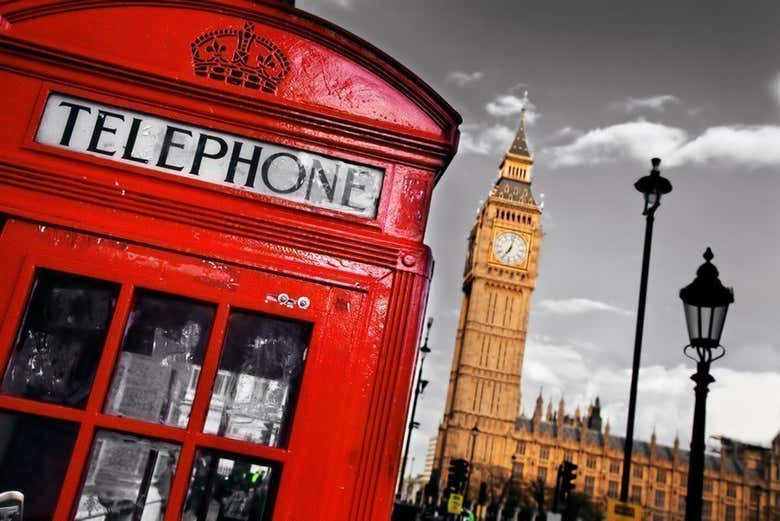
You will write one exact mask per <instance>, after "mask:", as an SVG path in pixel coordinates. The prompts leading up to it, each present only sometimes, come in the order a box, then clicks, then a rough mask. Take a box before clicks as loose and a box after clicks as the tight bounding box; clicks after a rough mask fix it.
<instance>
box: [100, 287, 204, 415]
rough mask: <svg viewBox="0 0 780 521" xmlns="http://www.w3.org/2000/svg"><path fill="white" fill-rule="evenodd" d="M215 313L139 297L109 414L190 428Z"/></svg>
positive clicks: (146, 294) (178, 301) (171, 299)
mask: <svg viewBox="0 0 780 521" xmlns="http://www.w3.org/2000/svg"><path fill="white" fill-rule="evenodd" d="M214 313H215V307H214V306H213V305H209V304H204V303H202V302H195V301H192V300H187V299H183V298H179V297H175V296H171V295H164V294H161V293H153V292H150V291H141V292H139V293H138V295H137V297H136V300H135V304H134V305H133V311H132V312H131V313H130V318H129V319H128V323H127V328H126V330H125V337H124V339H123V340H122V351H121V355H120V358H119V362H118V363H117V368H116V371H115V373H114V379H113V381H112V383H111V391H110V392H109V395H108V400H107V401H106V406H105V412H107V413H109V414H115V415H117V416H129V417H131V418H137V419H139V420H146V421H150V422H155V423H163V424H165V425H175V426H177V427H186V426H187V421H188V420H189V416H190V409H191V407H192V401H193V398H194V396H195V388H196V386H197V378H198V374H196V373H199V370H200V366H201V364H202V363H203V355H204V352H205V349H206V344H207V342H208V338H209V333H210V331H211V325H212V322H213V320H214Z"/></svg>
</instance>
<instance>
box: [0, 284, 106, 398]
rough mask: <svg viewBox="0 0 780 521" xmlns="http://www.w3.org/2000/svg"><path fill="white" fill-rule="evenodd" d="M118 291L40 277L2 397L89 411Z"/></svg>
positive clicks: (18, 340)
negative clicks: (90, 393) (87, 406)
mask: <svg viewBox="0 0 780 521" xmlns="http://www.w3.org/2000/svg"><path fill="white" fill-rule="evenodd" d="M118 291H119V288H118V286H117V285H116V284H111V283H108V282H103V281H99V280H94V279H89V278H86V277H77V276H75V275H68V274H65V273H55V272H51V271H41V272H39V273H38V274H37V275H36V277H35V283H34V286H33V291H32V297H31V298H30V303H29V305H28V307H27V312H26V313H25V317H24V322H23V324H22V327H21V329H20V331H19V335H18V336H17V340H16V348H15V349H14V354H13V356H12V358H11V360H10V362H9V364H8V368H7V370H6V372H5V377H4V378H3V386H2V392H3V393H5V394H10V395H12V396H19V397H22V398H32V399H35V400H42V401H46V402H53V403H57V404H61V405H68V406H71V407H79V408H84V407H85V406H86V403H87V398H88V397H89V391H90V389H91V388H92V381H93V379H94V378H95V370H96V369H97V365H98V361H99V360H100V354H101V352H102V351H103V343H104V342H105V339H106V333H107V331H108V325H109V322H110V321H111V315H112V314H113V311H114V305H115V304H116V297H117V293H118Z"/></svg>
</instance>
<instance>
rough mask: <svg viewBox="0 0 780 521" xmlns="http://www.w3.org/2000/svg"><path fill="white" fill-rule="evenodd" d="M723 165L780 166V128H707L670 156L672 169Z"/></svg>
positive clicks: (755, 126) (760, 126)
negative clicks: (680, 166)
mask: <svg viewBox="0 0 780 521" xmlns="http://www.w3.org/2000/svg"><path fill="white" fill-rule="evenodd" d="M710 162H724V163H730V164H739V165H745V166H748V167H752V168H760V167H766V166H777V165H780V126H773V125H753V126H721V127H712V128H708V129H706V130H705V131H704V132H703V133H702V134H701V135H700V136H698V137H696V138H694V139H693V140H691V141H689V142H688V143H685V144H684V145H683V146H681V147H680V148H678V149H677V150H676V151H674V153H673V154H672V155H671V156H670V157H669V161H667V163H668V164H669V165H670V166H675V165H682V164H697V165H700V164H704V163H710Z"/></svg>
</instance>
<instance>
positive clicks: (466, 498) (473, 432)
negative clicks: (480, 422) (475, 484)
mask: <svg viewBox="0 0 780 521" xmlns="http://www.w3.org/2000/svg"><path fill="white" fill-rule="evenodd" d="M470 432H471V453H470V454H469V471H468V472H467V473H466V490H465V491H464V493H463V498H464V499H463V504H464V505H468V504H469V489H470V488H471V468H472V467H473V466H474V445H476V443H477V433H478V432H479V429H478V428H477V425H476V424H474V427H473V428H472V429H471V431H470Z"/></svg>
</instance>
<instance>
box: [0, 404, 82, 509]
mask: <svg viewBox="0 0 780 521" xmlns="http://www.w3.org/2000/svg"><path fill="white" fill-rule="evenodd" d="M77 434H78V425H76V424H72V423H67V422H63V421H58V420H50V419H48V418H40V417H37V416H31V415H27V414H15V413H6V412H2V413H0V492H6V491H10V490H15V491H18V492H21V493H22V494H24V497H25V503H24V520H25V521H49V520H50V519H51V518H52V516H53V515H54V508H55V507H56V506H57V498H58V497H59V495H60V489H61V488H62V482H63V480H64V479H65V471H66V470H67V468H68V463H70V454H71V451H72V450H73V445H74V444H75V443H76V435H77Z"/></svg>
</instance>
